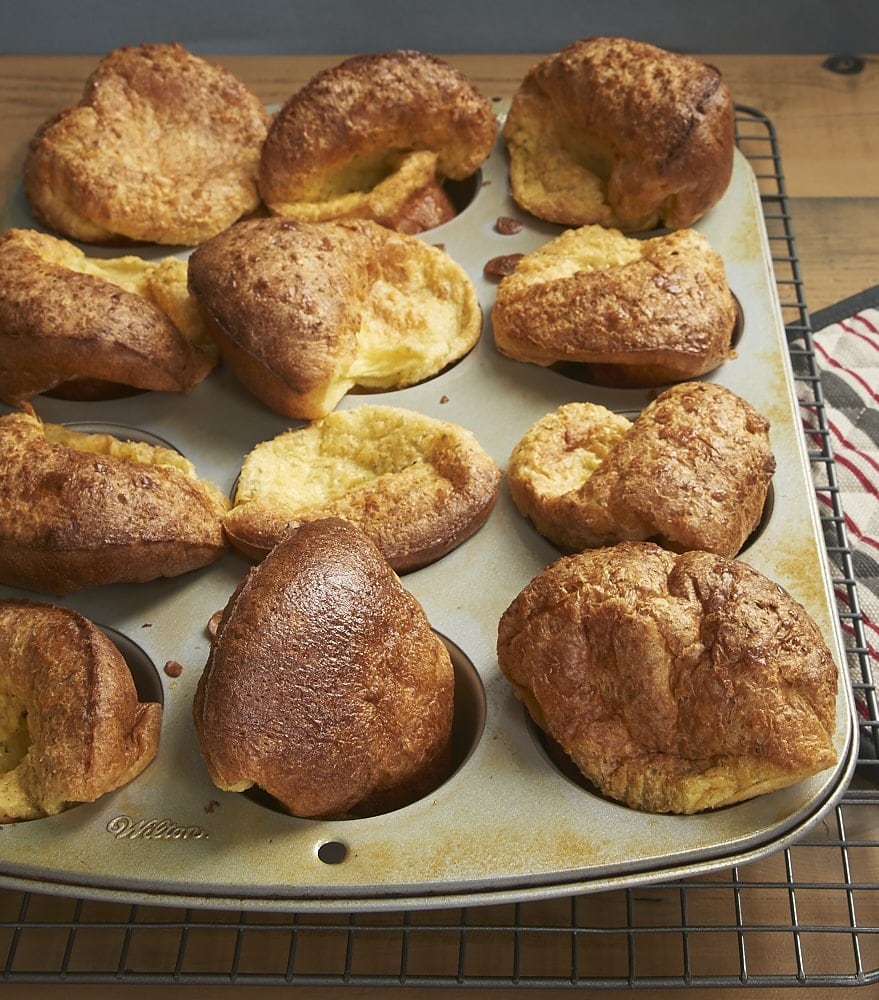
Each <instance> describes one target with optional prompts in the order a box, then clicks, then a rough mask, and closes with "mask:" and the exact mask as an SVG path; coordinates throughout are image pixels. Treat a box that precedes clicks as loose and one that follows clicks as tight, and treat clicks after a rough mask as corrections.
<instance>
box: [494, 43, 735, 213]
mask: <svg viewBox="0 0 879 1000" xmlns="http://www.w3.org/2000/svg"><path fill="white" fill-rule="evenodd" d="M503 136H504V140H505V142H506V145H507V149H508V151H509V156H510V186H511V193H512V195H513V198H514V199H515V201H516V202H518V204H519V205H520V206H521V207H522V208H524V209H525V210H526V211H528V212H531V213H532V214H533V215H536V216H537V217H538V218H541V219H546V220H548V221H550V222H558V223H561V224H562V225H565V226H582V225H587V224H592V223H595V224H598V225H602V226H613V227H615V228H617V229H622V230H624V231H625V232H638V231H643V230H647V229H653V228H654V227H656V226H659V225H664V226H667V227H668V228H670V229H679V228H682V227H684V226H690V225H692V224H693V223H694V222H695V221H696V220H697V219H699V218H700V217H701V216H703V215H704V214H705V212H707V211H708V209H710V208H711V207H712V206H713V205H714V204H716V202H717V201H719V200H720V198H721V196H722V195H723V194H724V192H725V191H726V189H727V187H728V186H729V182H730V178H731V176H732V169H733V156H734V152H735V118H734V108H733V102H732V97H731V95H730V92H729V88H728V87H727V86H726V84H725V82H724V81H723V79H722V77H721V75H720V72H719V71H718V70H717V69H716V68H715V67H713V66H707V65H705V64H704V63H703V62H701V61H699V60H698V59H695V58H693V57H692V56H688V55H681V54H679V53H675V52H669V51H667V50H665V49H661V48H658V47H656V46H655V45H648V44H646V43H645V42H639V41H633V40H631V39H627V38H613V37H592V38H583V39H580V40H579V41H576V42H573V43H572V44H570V45H568V46H567V47H566V48H564V49H562V50H561V51H560V52H557V53H555V54H553V55H551V56H548V57H547V58H545V59H542V60H541V61H540V62H538V63H536V64H535V65H534V66H532V67H531V68H530V69H529V70H528V73H527V74H526V76H525V78H524V79H523V81H522V83H521V84H520V86H519V89H518V91H517V92H516V94H515V95H514V96H513V100H512V104H511V106H510V111H509V114H508V115H507V119H506V122H505V124H504V128H503Z"/></svg>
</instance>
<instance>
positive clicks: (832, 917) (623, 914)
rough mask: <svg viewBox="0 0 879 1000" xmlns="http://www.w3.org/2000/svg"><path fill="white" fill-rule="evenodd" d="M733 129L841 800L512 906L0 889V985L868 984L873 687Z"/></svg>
mask: <svg viewBox="0 0 879 1000" xmlns="http://www.w3.org/2000/svg"><path fill="white" fill-rule="evenodd" d="M737 134H738V143H739V147H740V148H741V150H742V152H743V153H744V154H745V155H746V156H747V158H748V159H749V161H750V163H751V165H752V167H753V169H754V172H755V174H756V176H757V181H758V185H759V188H760V193H761V201H762V205H763V211H764V215H765V218H766V225H767V230H768V236H769V243H770V247H771V251H772V259H773V264H774V268H775V275H776V280H777V284H778V288H779V296H780V299H781V306H782V312H783V317H784V321H785V325H786V328H787V333H788V342H789V348H790V355H791V360H792V365H793V369H794V375H795V380H796V383H797V389H798V393H799V398H800V400H801V404H802V408H803V420H804V427H805V428H806V430H807V434H806V438H807V445H808V448H809V451H810V458H811V461H812V467H813V471H814V478H815V488H816V490H817V491H818V492H819V493H821V494H823V496H822V500H825V501H826V504H825V503H822V504H821V507H822V508H825V507H826V509H827V510H828V511H829V513H824V514H823V515H822V523H823V529H824V535H825V540H826V544H827V552H828V556H829V560H830V563H831V566H832V573H833V585H834V589H835V592H836V595H837V600H838V606H839V615H840V623H841V626H842V630H843V633H844V635H845V638H846V645H847V656H848V658H849V667H850V669H851V671H852V676H853V678H854V687H855V692H856V695H857V698H858V701H859V703H860V705H861V706H862V713H863V714H862V718H861V755H860V760H859V764H858V769H857V772H856V775H855V778H854V780H853V782H852V785H851V787H850V788H849V789H848V790H847V791H846V793H845V795H844V796H843V798H842V799H841V801H840V802H839V804H838V805H837V806H836V807H835V809H834V810H833V811H831V813H829V814H828V815H827V816H826V817H825V819H824V821H823V822H822V823H820V824H818V826H817V827H816V828H815V829H814V830H813V831H812V832H811V833H810V834H809V836H808V838H807V839H803V840H800V841H798V842H797V843H796V844H795V845H794V846H792V847H788V848H785V849H784V850H780V851H778V852H777V853H775V854H773V855H770V856H769V857H766V858H762V859H761V860H759V861H757V862H754V863H751V864H748V865H742V866H737V867H734V868H730V869H729V870H727V871H723V872H721V873H719V874H717V873H715V874H712V875H711V876H709V877H704V878H691V879H686V880H682V881H678V882H667V883H663V884H662V885H659V886H651V887H649V888H644V889H638V888H635V889H620V890H615V891H611V892H605V893H600V894H591V895H584V896H574V897H571V898H566V899H565V898H563V899H552V900H545V901H528V902H524V903H520V904H502V905H496V906H484V907H470V908H467V907H464V908H457V909H449V910H431V911H426V912H408V911H406V912H399V913H386V912H382V913H377V914H370V913H357V914H351V915H347V916H346V915H342V914H274V913H270V914H265V913H249V912H246V911H241V912H225V911H206V910H190V909H182V908H176V909H175V908H168V907H162V906H154V905H150V904H149V903H148V902H147V903H144V904H139V905H129V904H127V903H126V904H121V903H113V902H107V901H103V900H74V899H64V898H56V897H53V896H48V895H39V894H36V893H31V892H18V891H2V892H0V983H59V982H66V983H71V984H75V983H141V984H157V985H158V984H188V983H191V984H201V985H206V984H207V985H221V984H230V983H247V984H253V985H300V986H344V985H352V986H377V987H391V986H407V985H410V986H415V985H417V986H485V987H489V986H493V987H500V986H507V987H509V986H523V987H528V986H531V987H543V988H548V987H557V988H559V989H564V988H572V987H577V988H581V989H582V988H588V987H593V988H598V987H604V988H612V987H621V988H623V987H628V988H647V989H658V988H673V987H677V988H679V987H690V986H691V987H700V986H701V987H710V986H726V987H731V986H749V987H774V988H778V987H783V986H857V985H865V984H868V983H879V841H877V840H876V834H875V830H876V828H877V818H879V759H877V758H879V753H877V751H879V706H877V692H876V686H875V684H874V681H873V675H872V670H871V663H870V654H869V649H868V646H867V643H866V640H865V634H864V619H863V615H862V613H861V610H860V607H859V603H858V593H857V584H856V580H855V575H854V568H853V565H852V553H851V550H850V548H849V545H848V542H847V539H846V529H845V522H844V517H843V510H842V503H841V498H840V491H839V486H838V483H837V479H836V470H835V467H834V462H833V455H832V453H831V446H830V435H829V431H828V425H827V421H826V416H825V412H824V400H823V395H822V386H821V378H820V372H819V369H818V367H817V363H816V359H815V353H814V350H813V345H812V329H811V325H810V320H809V314H808V311H807V308H806V302H805V298H804V295H803V285H802V280H801V276H800V268H799V262H798V259H797V255H796V250H795V246H794V236H793V230H792V225H791V217H790V212H789V204H788V196H787V192H786V189H785V182H784V176H783V173H782V168H781V158H780V154H779V148H778V141H777V137H776V134H775V130H774V128H773V126H772V123H771V121H769V120H768V119H767V118H766V117H765V116H764V115H762V114H761V113H760V112H758V111H755V110H754V109H751V108H745V107H740V108H738V111H737ZM864 831H872V832H871V833H870V834H869V835H867V834H865V833H864ZM816 873H817V874H816Z"/></svg>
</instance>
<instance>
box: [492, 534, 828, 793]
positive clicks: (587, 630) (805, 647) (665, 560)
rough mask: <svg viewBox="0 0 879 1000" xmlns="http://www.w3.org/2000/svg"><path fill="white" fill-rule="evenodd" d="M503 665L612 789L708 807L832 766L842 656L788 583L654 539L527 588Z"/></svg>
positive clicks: (582, 764) (510, 613) (583, 561)
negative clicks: (837, 661)
mask: <svg viewBox="0 0 879 1000" xmlns="http://www.w3.org/2000/svg"><path fill="white" fill-rule="evenodd" d="M498 658H499V662H500V667H501V670H502V671H503V673H504V675H505V676H506V677H507V678H508V680H509V681H510V683H511V684H512V687H513V689H514V691H515V693H516V695H517V696H518V697H519V698H520V699H521V700H522V701H523V703H524V704H525V705H526V706H527V709H528V711H529V713H530V714H531V716H532V717H533V719H534V721H535V722H536V724H537V725H538V726H539V727H540V728H541V729H543V730H544V732H546V733H547V734H548V735H549V736H551V737H552V739H553V740H555V742H556V743H557V744H559V746H560V747H561V748H562V750H564V752H565V753H567V754H569V755H570V757H571V758H572V759H573V761H574V763H575V764H576V765H577V767H578V768H579V769H580V771H581V772H582V773H583V775H585V777H586V778H588V779H589V781H591V782H592V783H593V785H595V786H596V787H597V788H598V790H599V791H600V792H601V793H603V794H604V795H606V796H608V797H610V798H613V799H615V800H618V801H620V802H623V803H625V804H626V805H628V806H631V807H633V808H635V809H641V810H645V811H648V812H659V813H694V812H698V811H700V810H704V809H712V808H717V807H719V806H725V805H730V804H732V803H735V802H740V801H743V800H745V799H750V798H753V797H754V796H757V795H761V794H763V793H765V792H771V791H774V790H776V789H779V788H784V787H786V786H788V785H792V784H794V783H795V782H798V781H801V780H802V779H804V778H808V777H810V776H811V775H814V774H817V773H818V772H820V771H822V770H824V769H826V768H829V767H832V766H833V765H834V764H835V763H836V759H837V754H836V750H835V748H834V744H833V733H834V727H835V716H836V690H837V669H836V665H835V664H834V661H833V658H832V656H831V654H830V651H829V650H828V648H827V645H826V643H825V641H824V638H823V636H822V634H821V631H820V629H819V628H818V627H817V625H816V624H815V623H814V621H812V619H811V618H810V617H809V615H808V614H807V613H806V611H805V609H804V608H803V607H802V606H801V605H800V604H799V603H798V602H797V601H796V600H794V598H793V597H792V596H791V595H790V594H789V593H787V592H786V591H785V590H784V589H783V588H781V587H780V586H778V585H777V584H776V583H774V582H772V581H771V580H769V579H767V578H766V577H765V576H763V575H761V574H760V573H759V572H757V570H755V569H753V568H752V567H750V566H748V565H747V564H745V563H742V562H739V561H737V560H731V559H726V558H724V557H723V556H718V555H714V554H712V553H707V552H685V553H683V554H674V553H671V552H668V551H667V550H665V549H662V548H659V547H658V546H656V545H653V544H651V543H649V542H623V543H620V544H619V545H617V546H613V547H609V548H603V549H596V550H590V551H588V552H584V553H580V554H578V555H573V556H565V557H562V558H561V559H560V560H559V561H557V562H556V563H554V564H553V565H552V566H550V567H549V568H548V569H546V570H544V571H543V572H542V573H541V574H539V575H538V576H537V577H535V579H533V580H532V581H531V582H530V583H529V584H528V585H527V586H526V587H525V588H524V589H523V590H522V591H521V593H520V594H519V595H518V596H517V597H516V598H515V599H514V600H513V602H512V603H511V604H510V606H509V607H508V608H507V610H506V611H505V612H504V614H503V616H502V617H501V620H500V623H499V628H498Z"/></svg>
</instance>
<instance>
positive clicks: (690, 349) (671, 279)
mask: <svg viewBox="0 0 879 1000" xmlns="http://www.w3.org/2000/svg"><path fill="white" fill-rule="evenodd" d="M592 231H595V232H599V231H600V233H601V238H602V240H606V241H609V242H610V243H613V242H620V241H621V242H623V243H625V242H627V241H629V239H630V238H629V237H626V236H624V235H622V234H621V233H618V232H616V233H615V232H614V231H607V230H604V229H600V227H583V228H581V229H580V230H576V231H574V230H571V231H569V232H567V233H565V234H563V236H562V237H559V238H557V239H556V240H554V241H552V244H547V245H546V246H545V247H543V248H541V249H540V250H538V251H537V252H536V253H535V254H534V255H529V257H526V258H525V259H524V260H523V261H520V262H519V265H518V267H517V268H516V270H515V271H514V272H513V274H512V275H510V276H508V277H506V278H503V279H502V280H501V282H500V284H499V285H498V290H497V295H496V299H495V303H494V306H493V308H492V326H493V330H494V341H495V345H496V346H497V348H498V350H499V351H500V352H501V353H502V354H505V355H507V356H508V357H511V358H514V359H515V360H518V361H525V362H530V363H532V364H538V365H552V364H556V363H559V362H575V363H578V364H582V365H585V366H587V368H586V373H585V374H586V377H587V379H588V380H590V381H593V382H595V383H597V384H602V385H619V386H630V387H637V386H641V387H643V386H657V385H667V384H669V383H671V382H679V381H683V380H685V379H692V378H696V377H698V376H700V375H704V374H707V373H708V372H710V371H713V370H714V369H715V368H717V367H719V366H720V365H721V364H723V363H724V362H725V361H727V360H729V359H730V358H733V357H735V350H734V348H733V336H734V333H735V328H736V321H737V310H736V303H735V299H734V297H733V294H732V291H731V290H730V287H729V284H728V283H727V279H726V271H725V268H724V264H723V260H722V258H721V257H720V255H719V254H718V253H716V251H714V250H713V249H712V248H711V246H710V245H709V244H708V241H707V240H706V239H705V237H704V236H702V235H701V234H700V233H698V232H696V231H695V230H691V229H683V230H677V231H675V232H673V233H668V234H665V235H662V236H656V237H654V238H652V239H649V240H643V241H637V242H638V245H639V247H640V254H641V255H640V257H639V258H638V259H637V260H634V261H631V262H629V263H626V264H623V265H620V266H616V265H614V264H612V263H610V264H608V265H607V266H603V267H598V268H595V269H591V270H587V269H581V270H577V271H575V273H572V274H569V275H567V276H565V277H558V278H545V277H544V276H543V275H541V274H540V273H534V274H533V275H532V274H531V273H530V272H529V271H528V270H526V267H525V266H523V264H526V265H527V263H528V260H529V259H530V256H533V257H535V258H536V257H537V255H538V254H541V253H545V252H546V250H547V248H548V247H551V246H556V247H562V246H564V244H565V241H573V240H582V241H587V242H588V240H589V238H590V233H591V232H592ZM562 252H563V251H562Z"/></svg>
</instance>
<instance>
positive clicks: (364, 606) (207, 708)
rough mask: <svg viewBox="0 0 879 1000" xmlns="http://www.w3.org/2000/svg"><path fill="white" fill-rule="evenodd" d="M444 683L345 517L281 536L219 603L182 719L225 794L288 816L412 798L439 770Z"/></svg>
mask: <svg viewBox="0 0 879 1000" xmlns="http://www.w3.org/2000/svg"><path fill="white" fill-rule="evenodd" d="M453 691H454V675H453V670H452V666H451V661H450V658H449V654H448V652H447V650H446V648H445V645H444V644H443V643H442V641H441V640H440V639H439V638H438V637H437V636H436V635H435V633H433V632H432V631H431V628H430V625H429V623H428V621H427V618H426V616H425V615H424V612H423V610H422V608H421V606H420V605H419V604H418V603H417V601H416V600H415V599H414V598H413V597H412V596H411V595H410V594H409V593H408V592H407V591H406V590H404V589H403V587H402V586H401V585H400V583H399V581H398V580H397V578H396V577H395V575H394V574H393V572H392V571H391V569H390V568H389V567H388V566H387V564H386V563H385V562H384V560H383V559H382V558H381V556H380V554H379V553H378V550H377V549H376V548H375V547H374V546H373V545H372V543H371V542H370V541H369V540H368V539H367V538H366V536H365V535H363V534H362V532H360V531H359V530H358V529H357V528H355V527H353V526H352V525H350V524H348V523H347V522H345V521H341V520H335V519H328V520H323V521H315V522H312V523H310V524H307V525H303V526H302V527H301V528H298V529H296V530H295V531H293V532H291V533H290V534H289V535H288V536H287V538H286V539H285V540H284V541H283V542H281V543H280V544H279V545H278V546H277V547H276V548H275V549H274V550H273V551H272V552H271V553H270V554H269V555H268V556H267V557H266V559H264V560H263V562H261V563H260V564H259V566H257V567H255V568H254V569H253V570H252V571H251V572H250V574H249V575H248V576H247V577H246V579H245V580H244V581H243V582H242V584H241V585H240V586H239V588H238V589H237V591H236V592H235V594H234V595H233V596H232V598H231V599H230V601H229V603H228V605H227V606H226V609H225V611H224V614H223V617H222V619H221V622H220V625H219V629H218V632H217V636H216V639H215V641H214V644H213V646H212V648H211V653H210V657H209V659H208V662H207V665H206V667H205V670H204V673H203V675H202V677H201V678H200V680H199V684H198V688H197V692H196V697H195V705H194V720H195V727H196V732H197V734H198V739H199V743H200V746H201V749H202V753H203V755H204V758H205V761H206V763H207V766H208V770H209V771H210V773H211V777H212V778H213V780H214V781H215V783H216V784H217V785H218V786H219V787H220V788H223V789H227V790H237V791H243V790H245V789H246V788H248V787H250V786H251V785H254V784H255V785H257V786H259V787H260V788H262V789H263V790H264V791H266V792H268V793H269V794H270V795H272V796H274V798H275V799H276V800H277V801H278V802H279V803H280V804H281V805H282V806H284V808H286V809H287V810H288V811H289V812H291V813H293V814H294V815H299V816H312V817H318V816H346V815H368V814H371V813H374V812H379V811H385V810H387V809H390V808H394V807H395V806H398V805H401V804H403V803H405V802H407V801H410V800H412V799H414V798H415V797H417V796H418V795H420V794H422V793H423V792H424V791H425V790H426V789H427V788H429V787H431V786H432V785H434V784H435V783H436V782H437V781H438V780H439V778H440V777H441V776H442V774H443V773H444V769H445V768H446V767H447V766H448V763H449V760H448V753H449V746H450V743H449V741H450V738H451V724H452V711H453Z"/></svg>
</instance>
